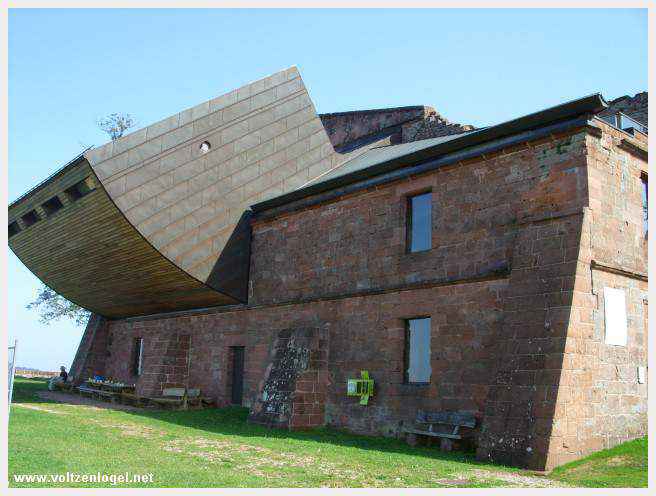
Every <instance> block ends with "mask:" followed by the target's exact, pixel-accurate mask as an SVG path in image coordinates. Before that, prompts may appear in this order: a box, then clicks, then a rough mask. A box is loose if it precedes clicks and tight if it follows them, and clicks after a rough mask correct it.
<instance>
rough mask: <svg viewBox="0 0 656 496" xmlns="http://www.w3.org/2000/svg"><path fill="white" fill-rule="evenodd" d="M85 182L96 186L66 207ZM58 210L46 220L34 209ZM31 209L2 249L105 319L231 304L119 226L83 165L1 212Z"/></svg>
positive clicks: (12, 214) (122, 222)
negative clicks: (50, 203) (55, 203)
mask: <svg viewBox="0 0 656 496" xmlns="http://www.w3.org/2000/svg"><path fill="white" fill-rule="evenodd" d="M89 176H91V177H92V178H93V179H94V180H95V182H96V184H97V187H96V189H95V190H93V191H92V192H90V193H89V194H87V195H86V196H84V197H82V198H80V199H78V200H77V201H74V202H73V201H71V200H70V199H69V198H68V197H67V195H65V194H64V190H65V189H66V188H68V187H69V186H71V185H73V184H75V183H77V182H79V181H81V180H83V179H84V178H86V177H89ZM55 195H56V196H58V197H59V198H60V201H61V202H62V203H63V208H61V209H60V210H59V211H57V212H56V213H54V214H52V215H51V216H49V217H48V216H46V215H45V213H44V211H43V209H42V208H41V204H42V203H43V202H45V201H46V200H48V199H50V198H52V197H53V196H55ZM33 209H36V211H37V213H38V214H39V215H40V217H41V219H40V220H39V221H38V222H36V223H35V224H33V225H31V226H29V227H24V225H23V224H22V223H21V227H23V229H22V230H21V231H20V232H19V233H18V234H15V235H14V236H12V237H11V238H10V240H9V245H10V247H11V249H12V250H13V251H14V253H15V254H16V255H17V256H18V258H19V259H20V260H21V261H22V262H23V263H24V264H25V265H26V266H27V267H28V268H29V269H30V270H31V271H32V272H33V273H34V274H35V275H36V276H37V277H38V278H39V279H41V280H42V281H43V282H44V283H45V284H47V285H48V286H49V287H51V288H52V289H53V290H55V291H56V292H57V293H59V294H61V295H62V296H64V297H65V298H67V299H69V300H70V301H73V302H75V303H77V304H78V305H80V306H82V307H84V308H86V309H88V310H91V311H92V312H95V313H98V314H100V315H104V316H106V317H110V318H111V317H126V316H136V315H147V314H152V313H157V312H167V311H176V310H186V309H191V308H199V307H209V306H218V305H226V304H234V303H237V301H236V300H235V299H233V298H231V297H229V296H226V295H223V294H222V293H219V292H217V291H215V290H213V289H211V288H209V287H208V286H206V285H205V284H204V283H202V282H200V281H198V280H197V279H195V278H194V277H192V276H190V275H189V274H187V273H186V272H185V271H183V270H182V269H180V268H179V267H177V266H176V265H175V264H173V263H172V262H171V261H169V260H168V259H167V258H166V257H164V256H163V255H162V254H161V253H160V252H158V251H157V250H156V249H155V248H154V247H153V246H152V245H151V244H150V243H148V242H147V241H146V240H145V239H144V238H143V236H142V235H141V234H140V233H139V232H138V231H137V230H136V229H135V228H134V227H133V226H132V225H131V224H130V223H129V222H128V221H127V220H126V218H125V216H124V215H123V214H122V213H121V212H120V211H119V209H118V208H117V207H116V205H115V204H114V203H113V202H112V200H111V199H110V198H109V196H108V195H107V193H106V192H105V190H104V189H103V187H102V186H100V181H98V179H97V178H96V177H95V175H94V173H93V171H92V170H91V167H90V166H89V163H88V162H87V161H86V160H83V161H81V162H80V163H79V164H78V165H76V166H75V167H73V168H70V169H69V170H67V171H65V172H64V174H62V175H61V176H59V177H56V178H54V179H53V180H52V181H49V182H48V184H46V185H44V186H43V187H42V188H40V189H38V190H37V191H35V192H33V193H31V194H30V195H29V196H28V197H27V198H25V199H24V200H21V201H20V202H17V203H15V204H13V205H12V206H11V208H10V209H9V221H10V222H12V221H13V220H15V219H18V218H20V217H21V216H22V215H24V214H25V213H27V212H29V211H30V210H33Z"/></svg>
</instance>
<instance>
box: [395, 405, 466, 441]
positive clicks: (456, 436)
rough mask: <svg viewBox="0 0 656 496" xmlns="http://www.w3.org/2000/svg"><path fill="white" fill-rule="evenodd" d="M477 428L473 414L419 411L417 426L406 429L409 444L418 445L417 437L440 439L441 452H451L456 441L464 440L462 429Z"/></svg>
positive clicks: (416, 420)
mask: <svg viewBox="0 0 656 496" xmlns="http://www.w3.org/2000/svg"><path fill="white" fill-rule="evenodd" d="M462 427H466V428H469V429H473V428H474V427H476V417H475V416H474V414H473V413H472V412H424V411H422V410H419V411H418V412H417V418H416V419H415V426H414V427H409V428H406V429H404V431H405V432H406V433H407V434H408V436H407V437H406V441H407V442H408V444H416V442H417V436H429V437H437V438H440V450H441V451H451V449H452V447H453V441H454V440H461V439H462V438H463V435H462V433H461V432H460V429H461V428H462Z"/></svg>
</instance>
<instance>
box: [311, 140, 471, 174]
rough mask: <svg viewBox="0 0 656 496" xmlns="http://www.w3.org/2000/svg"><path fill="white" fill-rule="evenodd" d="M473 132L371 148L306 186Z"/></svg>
mask: <svg viewBox="0 0 656 496" xmlns="http://www.w3.org/2000/svg"><path fill="white" fill-rule="evenodd" d="M477 131H478V130H477ZM474 132H476V131H466V132H464V133H458V134H451V135H449V136H439V137H437V138H429V139H425V140H419V141H412V142H410V143H401V144H398V145H388V146H381V147H378V148H372V149H371V150H367V151H366V152H364V153H363V154H362V155H359V156H358V157H356V158H354V159H353V160H349V161H348V162H345V163H344V164H342V165H341V166H340V167H337V168H336V169H333V170H331V171H329V172H327V173H326V174H324V175H322V176H319V177H317V178H315V179H313V180H312V181H310V182H309V183H307V184H306V186H310V185H312V184H317V183H321V182H323V181H328V180H330V179H335V178H337V177H341V176H345V175H347V174H351V173H352V172H356V171H359V170H363V169H367V168H369V167H372V166H374V165H377V164H381V163H384V162H388V161H390V160H394V159H397V158H401V157H403V156H405V155H408V154H409V153H414V152H417V151H420V150H424V149H426V148H430V147H431V146H435V145H439V144H441V143H446V142H447V141H451V140H453V139H455V138H460V137H462V136H464V135H465V134H471V133H474Z"/></svg>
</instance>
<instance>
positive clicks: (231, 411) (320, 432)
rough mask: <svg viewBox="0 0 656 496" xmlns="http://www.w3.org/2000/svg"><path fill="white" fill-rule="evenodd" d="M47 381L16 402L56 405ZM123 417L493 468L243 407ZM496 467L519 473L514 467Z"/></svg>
mask: <svg viewBox="0 0 656 496" xmlns="http://www.w3.org/2000/svg"><path fill="white" fill-rule="evenodd" d="M46 383H47V381H46V380H41V379H25V378H20V380H17V382H16V383H15V385H14V397H13V402H14V403H21V402H30V403H55V402H53V401H50V400H47V399H43V398H40V397H39V396H38V395H37V393H38V392H41V391H44V390H46ZM123 413H124V414H127V415H132V416H136V417H142V418H148V419H152V420H157V421H160V422H167V423H170V424H175V425H177V426H181V427H187V428H190V429H197V430H199V431H203V432H211V433H214V434H221V435H227V436H241V437H252V438H265V439H281V440H298V441H311V442H317V443H324V444H330V445H333V446H340V447H349V448H357V449H365V450H375V451H382V452H387V453H394V454H404V455H409V456H420V457H424V458H431V459H434V460H436V461H437V460H441V461H449V462H460V463H468V464H473V465H480V466H491V464H490V463H487V462H481V461H478V460H476V458H475V455H474V453H464V452H455V451H454V452H447V453H445V452H441V451H439V448H437V447H436V446H415V447H412V446H408V445H407V444H405V442H403V441H401V440H399V439H396V438H386V437H374V436H364V435H358V434H352V433H350V432H346V431H342V430H338V429H333V428H329V427H323V428H317V429H311V430H306V431H288V430H282V429H271V428H267V427H265V426H262V425H256V424H250V423H248V422H247V421H246V419H247V417H248V409H247V408H242V407H234V406H232V407H225V408H207V409H203V410H186V411H183V410H146V409H143V410H138V411H123ZM494 467H496V468H504V469H506V470H512V471H516V470H518V469H516V468H513V467H502V466H500V465H494Z"/></svg>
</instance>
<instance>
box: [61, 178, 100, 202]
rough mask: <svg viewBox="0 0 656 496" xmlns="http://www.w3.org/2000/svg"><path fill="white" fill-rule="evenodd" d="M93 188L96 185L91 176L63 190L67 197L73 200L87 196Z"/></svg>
mask: <svg viewBox="0 0 656 496" xmlns="http://www.w3.org/2000/svg"><path fill="white" fill-rule="evenodd" d="M94 189H96V186H95V184H94V183H93V179H92V178H91V177H87V178H86V179H84V180H82V181H80V182H79V183H76V184H74V185H73V186H71V187H70V188H67V189H66V190H65V191H64V192H65V193H66V196H68V199H69V200H70V201H72V202H74V201H77V200H79V199H80V198H82V197H83V196H87V195H88V194H89V193H91V192H92V191H93V190H94Z"/></svg>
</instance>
